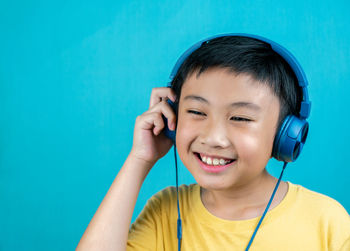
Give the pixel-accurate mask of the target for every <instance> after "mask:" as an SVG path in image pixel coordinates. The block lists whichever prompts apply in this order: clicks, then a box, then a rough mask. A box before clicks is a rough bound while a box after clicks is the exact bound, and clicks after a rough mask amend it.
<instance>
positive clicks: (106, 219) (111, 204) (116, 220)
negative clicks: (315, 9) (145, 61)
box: [76, 155, 152, 251]
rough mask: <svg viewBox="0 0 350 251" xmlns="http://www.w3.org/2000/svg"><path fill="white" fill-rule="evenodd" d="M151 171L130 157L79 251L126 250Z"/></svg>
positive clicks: (109, 191)
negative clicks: (144, 183)
mask: <svg viewBox="0 0 350 251" xmlns="http://www.w3.org/2000/svg"><path fill="white" fill-rule="evenodd" d="M151 168H152V164H150V163H148V162H145V161H142V160H140V159H138V158H136V157H133V156H132V155H129V156H128V158H127V159H126V161H125V163H124V165H123V167H122V168H121V170H120V171H119V174H118V175H117V177H116V178H115V179H114V181H113V183H112V185H111V187H110V189H109V190H108V192H107V194H106V196H105V198H104V199H103V201H102V203H101V205H100V206H99V208H98V210H97V212H96V213H95V215H94V217H93V218H92V220H91V222H90V223H89V225H88V227H87V229H86V230H85V233H84V235H83V236H82V238H81V240H80V242H79V244H78V246H77V248H76V250H100V251H103V250H126V244H127V239H128V231H129V226H130V223H131V217H132V214H133V211H134V207H135V203H136V200H137V196H138V194H139V192H140V189H141V185H142V183H143V181H144V179H145V177H146V176H147V174H148V172H149V170H150V169H151Z"/></svg>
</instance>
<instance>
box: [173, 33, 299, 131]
mask: <svg viewBox="0 0 350 251" xmlns="http://www.w3.org/2000/svg"><path fill="white" fill-rule="evenodd" d="M216 67H218V68H225V69H228V70H229V71H230V72H232V73H234V74H236V75H238V74H241V73H245V74H248V75H250V76H251V77H252V78H253V79H254V80H256V81H258V82H259V83H261V84H267V85H268V86H269V87H270V88H271V90H272V91H273V93H274V95H276V96H277V97H278V98H279V101H280V113H279V117H278V121H277V129H278V128H279V127H280V126H281V124H282V122H283V120H284V119H285V117H286V116H287V115H289V114H293V115H296V116H297V115H298V114H299V111H300V103H301V100H302V89H301V87H300V86H299V85H298V80H297V78H296V76H295V74H294V72H293V70H292V69H291V67H290V65H289V64H288V63H287V62H286V61H285V60H284V58H282V57H281V56H280V55H279V54H278V53H276V52H275V51H274V50H272V48H271V46H270V45H269V44H267V43H265V42H263V41H261V40H257V39H254V38H249V37H243V36H223V37H218V38H214V39H212V40H210V41H207V42H204V43H203V44H202V45H201V46H200V47H199V48H198V49H197V50H195V51H194V52H192V54H191V55H189V56H188V57H187V58H186V60H185V61H184V62H183V63H182V65H181V66H180V68H179V70H178V71H177V73H176V75H175V76H174V78H173V80H172V82H171V88H172V89H173V90H174V92H175V94H176V101H175V104H176V105H178V102H179V100H180V95H181V89H182V85H183V84H184V82H185V81H186V79H187V78H188V77H189V76H190V75H192V74H193V73H194V72H196V71H197V77H198V76H199V75H200V74H201V73H203V72H205V71H206V70H208V69H210V68H216Z"/></svg>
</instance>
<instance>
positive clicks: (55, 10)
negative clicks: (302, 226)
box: [0, 0, 350, 250]
mask: <svg viewBox="0 0 350 251" xmlns="http://www.w3.org/2000/svg"><path fill="white" fill-rule="evenodd" d="M349 9H350V8H349V2H348V1H345V0H344V1H340V0H335V1H334V0H324V1H301V0H296V1H280V0H275V1H272V0H271V1H258V0H256V1H233V0H229V1H199V0H197V1H196V0H191V1H190V0H186V1H185V0H178V1H169V0H166V1H96V2H93V1H74V2H73V1H17V2H16V1H8V0H7V1H1V3H0V31H1V33H0V34H1V39H0V126H1V130H0V144H1V145H0V205H1V206H0V250H72V249H74V248H75V247H76V245H77V244H78V242H79V240H80V238H81V236H82V234H83V233H84V231H85V229H86V227H87V225H88V223H89V222H90V220H91V219H92V217H93V215H94V213H95V212H96V210H97V208H98V206H99V204H100V203H101V201H102V200H103V198H104V196H105V194H106V193H107V191H108V189H109V187H110V185H111V184H112V182H113V180H114V178H115V176H116V175H117V173H118V171H119V169H120V168H121V166H122V165H123V163H124V161H125V159H126V157H127V156H128V153H129V151H130V149H131V147H132V139H133V138H132V137H133V129H134V122H135V119H136V116H138V115H140V114H142V113H143V112H145V111H146V110H147V109H148V105H149V98H150V95H151V90H152V88H154V87H161V86H166V84H167V81H168V76H169V74H170V71H171V69H172V67H173V65H174V64H175V62H176V60H177V58H178V57H179V56H180V55H181V53H182V52H184V51H185V50H186V49H187V48H188V47H190V46H191V45H192V44H194V43H195V42H197V41H198V40H201V39H203V38H206V37H208V36H212V35H214V34H218V33H227V32H244V33H253V34H257V35H261V36H265V37H267V38H269V39H271V40H273V41H276V42H278V43H280V44H282V45H283V46H284V47H286V48H287V49H289V50H290V51H291V52H292V53H293V54H294V56H295V57H296V58H297V59H298V61H299V62H300V64H301V65H302V67H303V69H304V71H305V73H306V76H307V78H308V80H309V84H310V85H309V94H310V99H311V100H312V109H311V116H310V118H309V122H310V133H309V137H308V140H307V144H306V145H305V147H304V150H303V152H302V154H301V156H300V158H299V159H298V161H297V162H295V163H292V164H289V165H287V169H286V171H285V175H284V180H289V181H291V182H293V183H297V184H301V185H303V186H305V187H306V188H309V189H311V190H314V191H317V192H320V193H323V194H326V195H328V196H330V197H332V198H334V199H336V200H337V201H339V202H340V203H341V204H342V205H343V206H344V207H345V208H346V209H347V211H348V212H349V211H350V196H349V186H348V182H349V177H350V169H349V168H348V167H349V164H348V163H347V159H348V155H347V154H348V149H349V147H347V145H348V142H349V141H350V134H349V129H348V128H349V127H348V123H349V106H350V102H349V100H350V99H349V96H348V95H349V91H350V87H349V86H350V85H349V83H350V74H349V70H348V69H349V68H350V49H349V48H350V46H349V44H350V32H349V25H350V15H349ZM281 167H282V163H280V162H278V161H276V160H274V159H271V161H270V162H269V167H268V170H269V171H270V172H271V173H272V174H273V175H274V176H277V177H278V175H279V173H280V170H281ZM179 168H180V173H179V181H180V183H181V184H182V183H187V184H189V183H192V182H194V179H193V178H192V177H191V175H190V173H189V172H188V171H187V170H186V169H185V167H184V166H183V165H182V164H180V167H179ZM169 185H175V168H174V159H173V149H171V150H170V152H169V153H168V154H167V155H166V156H165V157H164V158H163V159H161V160H160V161H159V162H158V163H157V164H156V165H155V167H154V168H153V169H152V171H151V172H150V174H149V176H148V177H147V179H146V180H145V182H144V184H143V186H142V189H141V191H140V194H139V197H138V201H137V204H136V207H135V211H134V215H133V220H135V218H136V217H137V215H138V213H139V212H140V210H141V209H142V208H143V206H144V204H145V203H146V201H147V199H148V198H149V197H150V196H151V195H152V194H154V193H156V192H157V191H159V190H161V189H163V188H165V187H166V186H169Z"/></svg>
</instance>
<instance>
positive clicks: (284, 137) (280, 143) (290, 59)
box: [164, 33, 311, 162]
mask: <svg viewBox="0 0 350 251" xmlns="http://www.w3.org/2000/svg"><path fill="white" fill-rule="evenodd" d="M224 36H242V37H248V38H254V39H258V40H260V41H262V42H265V43H267V44H269V45H270V46H271V48H272V50H274V51H275V52H276V53H277V54H279V55H280V56H281V57H282V58H284V60H285V61H287V63H288V64H289V65H290V67H291V68H292V70H293V72H294V74H295V76H296V77H297V79H298V84H299V86H300V87H301V88H302V93H303V99H302V101H301V105H300V111H299V115H298V116H294V115H288V116H287V117H286V118H285V119H284V121H283V123H282V124H281V126H280V128H279V129H278V130H277V133H276V136H275V139H274V143H273V150H272V157H274V158H276V159H277V160H280V161H284V162H293V161H295V160H296V159H297V158H298V156H299V154H300V153H301V150H302V148H303V146H304V144H305V141H306V138H307V134H308V130H309V123H308V122H307V121H306V119H307V118H308V117H309V114H310V109H311V101H310V100H309V95H308V91H307V85H308V81H307V79H306V76H305V73H304V71H303V69H302V68H301V66H300V64H299V63H298V61H297V60H296V58H295V57H294V56H293V55H292V54H291V53H290V52H289V51H288V50H287V49H285V48H284V47H282V46H281V45H279V44H277V43H275V42H273V41H271V40H269V39H267V38H264V37H261V36H257V35H252V34H246V33H227V34H220V35H216V36H212V37H209V38H207V39H204V40H201V41H199V42H197V43H196V44H194V45H193V46H192V47H190V48H189V49H187V50H186V51H185V52H184V53H183V54H182V55H181V57H180V58H179V59H178V60H177V62H176V64H175V66H174V68H173V69H172V71H171V74H170V81H169V85H168V87H170V84H171V82H172V80H173V78H174V77H175V76H176V73H177V71H178V70H179V68H180V66H181V65H182V63H183V62H184V61H185V60H186V59H187V57H188V56H189V55H191V54H192V52H194V51H195V50H197V49H198V48H199V47H200V46H201V45H202V44H203V43H206V42H208V41H210V40H212V39H214V38H218V37H224ZM168 103H169V104H170V105H171V106H172V107H173V108H174V109H176V108H175V106H174V104H173V103H172V102H171V101H170V100H169V99H168ZM164 118H165V117H164ZM165 122H167V121H166V119H165ZM165 125H167V123H165ZM164 132H165V135H166V136H167V137H168V138H170V139H171V140H172V141H173V142H175V136H176V135H175V131H171V130H169V128H168V127H167V126H165V130H164Z"/></svg>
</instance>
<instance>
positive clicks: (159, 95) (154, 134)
mask: <svg viewBox="0 0 350 251" xmlns="http://www.w3.org/2000/svg"><path fill="white" fill-rule="evenodd" d="M168 98H169V99H171V100H172V101H173V102H175V93H174V91H173V90H172V89H171V88H169V87H159V88H153V89H152V94H151V100H150V107H149V110H148V111H146V112H144V113H143V114H142V115H139V116H137V118H136V122H135V128H134V139H133V146H132V149H131V152H130V155H131V156H132V157H135V158H137V159H139V160H142V161H145V162H146V163H147V164H150V166H151V167H152V166H153V165H154V164H155V163H156V162H157V161H158V159H160V158H162V157H163V156H164V155H165V154H166V153H167V152H168V151H169V149H170V148H171V146H172V141H171V140H170V139H169V138H167V137H166V136H165V135H164V133H163V132H162V130H163V129H164V126H165V125H164V121H163V118H162V114H163V115H164V116H165V117H166V118H167V120H168V127H169V129H170V130H175V124H176V116H175V113H174V111H173V109H172V108H171V106H170V105H169V104H168V103H167V102H166V100H167V99H168Z"/></svg>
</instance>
